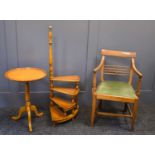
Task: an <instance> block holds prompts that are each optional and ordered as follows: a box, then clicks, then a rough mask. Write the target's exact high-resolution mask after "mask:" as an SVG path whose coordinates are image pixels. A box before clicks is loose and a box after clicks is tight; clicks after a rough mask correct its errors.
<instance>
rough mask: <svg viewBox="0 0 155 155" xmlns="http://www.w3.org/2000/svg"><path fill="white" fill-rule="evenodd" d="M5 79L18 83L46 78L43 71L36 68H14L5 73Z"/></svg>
mask: <svg viewBox="0 0 155 155" xmlns="http://www.w3.org/2000/svg"><path fill="white" fill-rule="evenodd" d="M4 75H5V77H6V78H7V79H9V80H14V81H18V82H25V81H35V80H40V79H42V78H44V77H45V76H46V72H45V71H44V70H43V69H40V68H35V67H23V68H14V69H10V70H8V71H7V72H5V74H4Z"/></svg>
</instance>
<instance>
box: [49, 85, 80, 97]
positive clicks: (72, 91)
mask: <svg viewBox="0 0 155 155" xmlns="http://www.w3.org/2000/svg"><path fill="white" fill-rule="evenodd" d="M51 90H54V91H56V92H59V93H63V94H66V95H71V96H75V95H77V94H78V93H79V89H74V88H63V87H53V88H51Z"/></svg>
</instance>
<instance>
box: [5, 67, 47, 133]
mask: <svg viewBox="0 0 155 155" xmlns="http://www.w3.org/2000/svg"><path fill="white" fill-rule="evenodd" d="M45 76H46V72H45V71H44V70H42V69H40V68H31V67H24V68H15V69H11V70H8V71H7V72H5V77H6V78H8V79H9V80H14V81H18V82H25V106H22V107H21V108H20V109H19V112H18V115H17V116H13V117H12V119H13V120H18V119H20V118H21V116H22V113H23V112H27V115H28V127H29V131H30V132H31V131H32V123H31V111H32V112H34V113H35V114H36V115H37V116H38V117H40V116H42V115H43V113H42V112H38V110H37V107H36V106H35V105H32V104H31V102H30V86H29V83H30V82H31V81H35V80H39V79H42V78H44V77H45Z"/></svg>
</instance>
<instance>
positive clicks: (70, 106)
mask: <svg viewBox="0 0 155 155" xmlns="http://www.w3.org/2000/svg"><path fill="white" fill-rule="evenodd" d="M50 99H51V100H52V101H53V102H54V103H55V104H57V105H58V106H59V107H61V108H63V109H64V110H65V111H68V110H70V109H73V107H74V106H75V103H72V102H70V101H66V100H64V99H61V98H59V97H52V98H50Z"/></svg>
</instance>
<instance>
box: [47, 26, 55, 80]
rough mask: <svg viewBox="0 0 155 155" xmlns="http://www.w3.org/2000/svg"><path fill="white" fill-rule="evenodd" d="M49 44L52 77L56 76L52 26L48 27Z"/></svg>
mask: <svg viewBox="0 0 155 155" xmlns="http://www.w3.org/2000/svg"><path fill="white" fill-rule="evenodd" d="M48 43H49V74H50V77H53V76H54V73H53V72H54V71H53V49H52V44H53V42H52V26H49V27H48Z"/></svg>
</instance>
